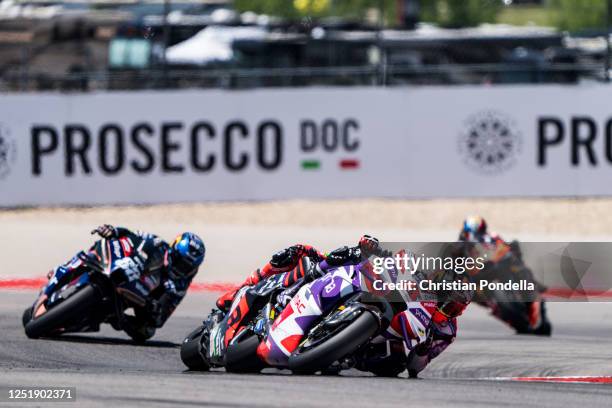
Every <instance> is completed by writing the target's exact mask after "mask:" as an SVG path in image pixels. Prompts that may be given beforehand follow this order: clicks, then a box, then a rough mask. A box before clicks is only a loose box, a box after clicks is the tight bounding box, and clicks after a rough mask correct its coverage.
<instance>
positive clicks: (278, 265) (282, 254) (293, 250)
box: [217, 235, 379, 312]
mask: <svg viewBox="0 0 612 408" xmlns="http://www.w3.org/2000/svg"><path fill="white" fill-rule="evenodd" d="M378 246H379V242H378V239H376V238H374V237H371V236H369V235H363V236H362V237H361V238H360V239H359V243H358V244H357V246H355V247H348V246H343V247H341V248H338V249H336V250H335V251H332V252H331V253H329V254H327V255H325V254H323V253H322V252H320V251H319V250H317V249H316V248H315V247H313V246H311V245H307V244H295V245H292V246H290V247H288V248H285V249H282V250H280V251H278V252H277V253H275V254H274V255H272V258H271V259H270V261H269V262H268V263H266V264H265V265H264V266H263V267H262V268H258V269H256V270H254V271H253V272H252V273H251V274H250V275H249V276H248V277H247V278H246V279H245V281H244V282H242V283H241V284H240V285H239V286H238V287H237V288H236V289H232V290H230V291H228V292H226V293H224V294H223V295H221V296H220V297H219V298H218V299H217V307H218V308H219V310H221V311H223V312H226V311H227V310H228V309H229V306H230V305H231V303H232V301H233V299H234V297H235V296H236V292H238V290H240V288H243V287H244V286H254V285H256V284H258V283H259V282H261V281H262V280H264V279H267V278H269V277H271V276H274V275H278V274H281V273H285V272H288V271H290V270H292V269H295V270H296V273H295V275H296V276H293V277H292V280H291V281H292V282H291V283H293V282H295V281H297V280H298V279H299V278H302V277H304V274H305V273H307V272H309V271H305V270H304V269H303V268H297V269H296V267H297V266H298V264H299V263H300V260H301V259H302V258H304V257H308V258H310V260H312V261H313V262H315V263H320V262H321V261H324V260H325V261H327V265H329V266H330V267H331V266H339V265H344V264H346V263H349V262H351V261H354V262H359V261H360V260H361V259H362V255H363V256H365V257H366V258H367V257H368V256H370V254H371V253H373V251H375V250H376V249H377V248H378ZM317 273H322V271H320V270H319V271H317Z"/></svg>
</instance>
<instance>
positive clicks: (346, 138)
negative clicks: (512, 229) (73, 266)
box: [0, 85, 612, 206]
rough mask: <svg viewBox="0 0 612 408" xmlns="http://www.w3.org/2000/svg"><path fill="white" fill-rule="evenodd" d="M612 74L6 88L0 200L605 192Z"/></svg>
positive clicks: (609, 189)
mask: <svg viewBox="0 0 612 408" xmlns="http://www.w3.org/2000/svg"><path fill="white" fill-rule="evenodd" d="M611 90H612V88H610V87H607V86H603V85H598V86H567V87H561V86H529V87H526V86H512V87H489V88H485V87H453V88H393V89H376V88H319V89H287V90H256V91H253V90H250V91H177V92H137V93H108V94H83V95H59V94H52V95H45V94H43V95H39V94H36V95H34V94H31V95H5V96H0V107H1V110H0V111H1V112H2V115H1V116H0V205H2V206H19V205H61V204H121V203H163V202H185V201H202V200H267V199H281V198H302V197H305V198H333V197H408V198H413V197H475V196H490V197H495V196H580V195H611V194H612V183H610V182H609V181H610V174H612V108H611V106H612V103H610V102H612V101H611V99H612V92H611Z"/></svg>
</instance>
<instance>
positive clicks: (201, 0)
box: [0, 0, 611, 91]
mask: <svg viewBox="0 0 612 408" xmlns="http://www.w3.org/2000/svg"><path fill="white" fill-rule="evenodd" d="M610 8H611V6H610V1H609V0H587V1H573V0H469V1H454V0H291V1H290V0H286V1H284V0H234V1H232V0H142V1H137V0H94V1H79V0H66V1H45V0H2V1H0V90H3V91H26V90H27V91H45V90H62V91H88V90H109V89H160V88H175V89H176V88H252V87H267V86H274V87H283V86H313V85H346V86H349V85H381V86H396V85H405V84H410V85H440V84H444V85H454V84H459V85H460V84H497V83H506V84H508V83H509V84H517V83H581V82H590V81H605V80H609V76H610V42H609V37H610V35H609V33H610V29H609V28H610V20H611V18H610V14H611V12H610Z"/></svg>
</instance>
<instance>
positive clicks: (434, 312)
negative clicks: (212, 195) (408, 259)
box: [217, 235, 469, 378]
mask: <svg viewBox="0 0 612 408" xmlns="http://www.w3.org/2000/svg"><path fill="white" fill-rule="evenodd" d="M372 254H378V255H382V256H384V255H385V254H384V253H381V248H380V245H379V241H378V239H376V238H374V237H371V236H369V235H364V236H362V237H361V238H360V239H359V243H358V245H357V246H355V247H348V246H344V247H341V248H339V249H336V250H335V251H332V252H331V253H329V254H328V255H324V254H322V253H321V252H320V251H318V250H316V249H315V248H314V247H312V246H310V245H304V244H297V245H294V246H291V247H289V248H286V249H284V250H282V251H279V252H278V253H276V254H274V255H273V256H272V259H271V260H270V262H268V263H267V264H266V265H265V266H264V267H263V268H261V269H257V270H255V271H254V272H253V273H252V274H251V275H250V276H249V277H248V278H247V279H246V280H245V281H244V282H243V283H242V284H241V285H240V287H239V288H238V289H235V290H232V291H230V292H228V293H226V294H224V295H222V296H221V297H220V298H219V299H218V300H217V306H218V307H219V309H220V310H222V311H224V312H226V311H227V309H228V307H229V305H230V304H231V302H232V300H233V298H234V296H235V294H236V292H237V291H238V290H239V289H240V288H242V287H244V286H253V285H255V284H257V283H259V282H261V280H263V279H266V278H268V277H270V276H273V275H275V274H279V273H284V272H288V271H290V270H292V269H294V271H295V274H300V276H297V277H293V279H292V282H294V281H296V280H297V279H298V278H299V277H303V276H304V274H305V273H308V271H305V270H304V269H305V268H300V267H299V266H298V265H299V264H300V260H301V259H302V258H304V257H306V256H308V257H309V258H311V259H312V260H314V261H315V262H318V263H319V265H317V268H315V271H316V272H315V275H314V276H311V277H309V278H310V279H309V280H314V279H318V278H320V277H321V276H323V275H324V274H325V273H326V271H327V270H328V269H331V268H333V267H337V266H342V265H348V264H356V263H359V262H361V261H363V260H365V259H367V258H368V257H369V256H370V255H372ZM249 303H252V301H250V302H249ZM468 304H469V299H466V298H464V297H462V298H460V299H446V301H444V302H439V303H436V302H429V303H427V304H425V305H424V306H425V307H426V308H427V310H428V311H429V313H430V314H431V316H432V319H431V324H430V327H429V332H428V336H427V340H426V341H425V342H423V343H422V344H419V345H418V346H416V347H414V349H413V350H407V349H406V348H405V347H403V346H402V344H400V343H401V342H402V340H401V339H402V338H401V333H402V331H403V329H402V325H403V324H404V321H403V319H402V317H401V315H402V313H403V310H398V311H397V313H396V314H395V315H394V317H393V319H392V321H391V324H390V326H389V328H388V329H387V332H386V333H385V334H384V336H385V337H387V338H392V340H390V341H388V340H383V341H382V342H381V343H379V345H381V346H382V347H380V348H381V351H382V352H383V353H384V354H385V355H384V357H382V358H372V359H368V360H367V361H359V362H357V367H358V368H359V369H361V370H363V371H372V372H374V373H376V374H378V375H385V376H386V375H397V374H398V373H399V372H401V371H403V370H404V369H405V368H407V369H408V373H409V375H410V377H412V378H415V377H417V375H418V373H419V372H421V371H422V370H423V369H424V368H425V367H426V366H427V365H428V364H429V363H430V362H431V360H433V359H434V358H435V357H437V356H438V355H439V354H440V353H442V351H444V350H445V349H446V348H447V347H448V346H449V345H450V344H451V343H452V342H453V341H454V339H455V337H456V335H457V317H458V316H459V315H461V313H463V310H465V308H466V307H467V305H468ZM285 310H288V309H285ZM284 313H286V312H284ZM282 319H283V317H282V316H281V317H280V318H279V320H282ZM234 323H235V322H233V324H234ZM293 343H294V345H295V347H297V344H298V343H297V342H293ZM286 349H287V350H288V351H289V353H290V352H292V351H293V350H292V349H289V348H286ZM270 351H271V343H270V342H268V341H266V342H262V343H261V344H260V345H259V348H258V351H257V354H258V355H259V357H260V358H261V359H262V360H264V361H266V362H267V363H271V361H268V358H269V356H270ZM398 363H399V364H401V367H400V368H399V369H398V368H397V367H398Z"/></svg>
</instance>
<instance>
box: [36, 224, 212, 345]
mask: <svg viewBox="0 0 612 408" xmlns="http://www.w3.org/2000/svg"><path fill="white" fill-rule="evenodd" d="M91 233H92V235H93V234H97V235H99V236H100V237H102V238H104V239H107V240H110V239H117V238H127V239H128V240H130V241H133V242H141V244H140V245H139V250H140V251H141V253H142V255H141V256H142V257H143V259H144V260H145V262H144V266H143V268H144V270H142V271H140V272H141V273H144V272H151V271H156V272H157V270H159V272H161V273H160V275H161V282H160V284H159V286H158V289H156V290H155V291H154V292H152V293H151V297H150V298H149V299H147V304H146V305H145V306H144V307H142V308H135V310H134V316H130V315H124V318H123V321H122V322H121V323H120V325H119V324H118V322H114V321H111V322H110V323H111V324H112V325H113V327H114V328H115V329H118V330H119V329H123V330H125V332H126V333H127V334H128V335H129V336H130V337H132V338H133V339H134V340H136V341H145V340H147V339H149V338H151V337H152V336H153V335H154V334H155V330H156V329H157V328H160V327H162V326H163V325H164V323H165V322H166V320H168V318H169V317H170V315H171V314H172V313H173V312H174V310H175V309H176V307H177V306H178V304H179V303H180V302H181V301H182V299H183V298H184V297H185V295H186V293H187V289H188V288H189V285H190V284H191V281H192V280H193V277H194V276H195V275H196V273H197V272H198V268H199V266H200V265H201V264H202V262H203V261H204V256H205V254H206V247H205V246H204V242H203V241H202V239H201V238H200V237H199V236H198V235H196V234H193V233H191V232H184V233H182V234H179V235H178V236H177V237H176V239H175V240H174V242H173V243H172V244H169V243H167V242H165V241H164V240H162V239H161V238H159V237H158V236H156V235H153V234H150V233H146V232H142V231H135V232H134V231H131V230H129V229H127V228H122V227H114V226H112V225H109V224H105V225H101V226H99V227H97V228H96V229H94V230H93V231H91ZM95 248H96V244H94V246H93V247H92V248H90V250H89V254H94V253H95V252H94V251H95ZM83 256H88V254H87V253H85V252H84V251H81V252H79V254H77V255H76V256H75V257H74V258H72V259H71V260H70V261H69V262H67V263H65V264H63V265H61V266H59V267H57V268H55V269H53V270H51V271H50V272H49V275H48V278H49V282H48V283H47V285H46V286H45V288H44V289H43V291H44V293H43V296H48V295H49V294H50V293H52V292H53V289H54V287H55V286H56V285H57V284H58V283H59V282H60V281H62V280H66V279H70V276H71V272H72V271H74V270H75V269H77V268H79V267H80V266H81V265H82V261H81V258H82V257H83ZM42 300H43V301H44V298H43V299H42ZM39 302H40V301H39Z"/></svg>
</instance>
